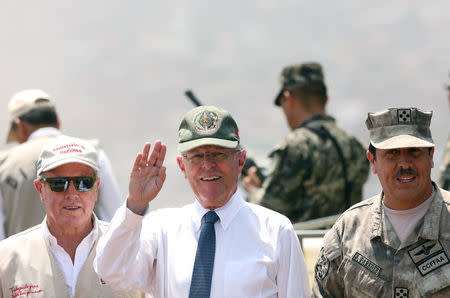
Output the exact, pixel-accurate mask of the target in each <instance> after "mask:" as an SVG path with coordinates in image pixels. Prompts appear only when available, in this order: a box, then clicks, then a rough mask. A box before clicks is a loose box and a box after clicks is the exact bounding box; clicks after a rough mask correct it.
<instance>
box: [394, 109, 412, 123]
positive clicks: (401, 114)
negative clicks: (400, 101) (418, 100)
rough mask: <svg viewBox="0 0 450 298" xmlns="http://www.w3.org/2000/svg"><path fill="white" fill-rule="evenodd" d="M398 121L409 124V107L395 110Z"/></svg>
mask: <svg viewBox="0 0 450 298" xmlns="http://www.w3.org/2000/svg"><path fill="white" fill-rule="evenodd" d="M397 113H398V114H397V116H398V123H399V124H409V123H411V110H410V109H398V111H397Z"/></svg>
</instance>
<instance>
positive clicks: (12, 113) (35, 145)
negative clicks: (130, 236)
mask: <svg viewBox="0 0 450 298" xmlns="http://www.w3.org/2000/svg"><path fill="white" fill-rule="evenodd" d="M8 116H9V121H10V123H11V127H10V130H9V134H8V139H7V143H10V142H14V141H17V142H18V143H20V145H18V146H15V147H13V148H11V149H9V150H6V151H4V152H1V153H0V240H1V239H3V238H4V237H5V236H6V237H8V236H10V235H13V234H15V233H18V232H20V231H23V230H25V229H27V228H29V227H31V226H34V225H37V224H39V223H40V222H41V221H42V219H43V218H44V215H45V210H44V208H43V206H42V204H41V203H40V200H39V194H38V193H37V192H36V189H35V188H34V185H33V180H34V176H35V175H36V162H37V159H38V156H39V153H40V152H41V150H42V147H43V146H44V144H45V143H46V142H47V141H49V140H50V139H52V138H54V137H55V136H59V135H61V131H60V130H59V127H60V120H59V119H58V115H57V113H56V109H55V104H54V101H53V100H52V99H51V98H50V97H49V95H48V94H46V93H45V92H43V91H41V90H24V91H21V92H19V93H17V94H15V95H14V96H13V97H12V98H11V100H10V101H9V104H8ZM93 143H96V144H98V141H93ZM96 147H98V145H96ZM98 158H99V160H98V164H99V167H100V177H101V178H102V187H101V191H100V197H99V201H98V203H97V205H96V213H97V214H98V216H99V218H100V219H103V220H109V219H111V217H112V215H113V214H114V212H115V211H116V209H117V208H118V207H119V206H120V204H121V203H122V198H121V197H120V192H119V187H118V185H117V182H116V179H115V177H114V175H113V172H112V167H111V163H110V161H109V159H108V157H107V156H106V154H105V152H104V151H103V150H101V149H99V150H98ZM2 205H3V206H2Z"/></svg>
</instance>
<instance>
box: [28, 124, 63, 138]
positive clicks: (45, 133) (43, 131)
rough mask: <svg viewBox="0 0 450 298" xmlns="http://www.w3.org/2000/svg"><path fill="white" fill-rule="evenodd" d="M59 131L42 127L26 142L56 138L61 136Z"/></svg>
mask: <svg viewBox="0 0 450 298" xmlns="http://www.w3.org/2000/svg"><path fill="white" fill-rule="evenodd" d="M61 134H62V133H61V131H60V130H59V129H57V128H54V127H42V128H39V129H36V130H35V131H33V132H32V133H31V134H30V136H29V137H28V140H27V141H30V140H32V139H35V138H40V137H56V136H59V135H61Z"/></svg>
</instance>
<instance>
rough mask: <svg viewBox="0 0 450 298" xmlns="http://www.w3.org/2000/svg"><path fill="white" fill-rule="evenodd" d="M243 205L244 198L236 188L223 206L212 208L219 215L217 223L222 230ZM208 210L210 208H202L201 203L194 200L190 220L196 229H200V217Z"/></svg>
mask: <svg viewBox="0 0 450 298" xmlns="http://www.w3.org/2000/svg"><path fill="white" fill-rule="evenodd" d="M243 205H244V200H243V199H242V196H241V193H240V191H239V188H238V189H237V190H236V192H235V193H234V194H233V196H232V197H231V199H230V200H229V201H228V202H227V203H226V204H225V205H224V206H222V207H220V208H217V209H214V211H216V213H217V215H218V216H219V223H220V225H221V226H222V228H223V229H224V230H226V229H227V228H228V227H229V225H230V224H231V221H232V220H233V218H234V217H235V216H236V214H237V213H238V211H239V209H240V208H241V207H242V206H243ZM208 211H210V210H209V209H205V208H203V207H202V205H200V203H199V202H198V201H197V200H195V203H194V214H193V219H192V220H193V222H194V225H195V230H196V231H199V230H200V228H201V225H202V218H203V216H204V215H205V214H206V212H208Z"/></svg>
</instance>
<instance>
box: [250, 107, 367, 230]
mask: <svg viewBox="0 0 450 298" xmlns="http://www.w3.org/2000/svg"><path fill="white" fill-rule="evenodd" d="M319 126H323V127H324V128H325V129H326V130H327V131H328V132H329V133H330V135H332V136H333V137H334V139H335V140H336V141H337V143H338V144H339V146H340V148H341V150H342V153H343V156H344V159H345V163H346V166H347V176H348V182H349V193H350V198H349V199H350V203H349V204H348V203H347V199H348V198H345V179H344V175H343V168H342V162H341V160H340V159H339V154H338V152H337V149H336V146H335V145H334V144H333V142H332V140H330V138H322V137H320V136H319V135H318V134H317V133H315V132H313V131H312V130H311V129H309V128H308V127H319ZM269 157H270V158H271V166H270V168H269V172H268V176H267V177H266V178H265V180H264V183H263V185H262V187H261V188H257V189H254V190H253V191H251V192H250V194H249V201H250V202H253V203H257V204H260V205H263V206H265V207H267V208H270V209H272V210H275V211H278V212H280V213H282V214H284V215H286V216H287V217H288V218H289V219H290V220H291V221H293V222H296V221H304V220H309V219H314V218H318V217H323V216H329V215H334V214H338V213H341V212H344V210H345V209H347V208H348V207H349V206H351V205H353V204H355V203H357V202H359V201H361V199H362V187H363V184H364V183H365V181H366V180H367V176H368V173H369V162H368V160H367V158H366V149H365V148H364V147H363V145H362V144H361V143H360V142H359V141H358V140H357V139H356V138H355V137H353V136H351V135H349V134H348V133H347V132H346V131H345V130H343V129H342V128H340V127H339V126H337V125H336V121H335V120H334V118H332V117H330V116H327V115H317V116H313V117H311V118H309V119H308V120H306V121H305V122H304V123H302V125H301V126H300V127H298V128H297V129H295V130H293V131H292V132H291V133H290V134H289V135H288V136H287V137H286V138H285V139H284V140H283V141H282V142H281V143H280V144H279V145H278V146H277V147H275V148H274V150H273V151H272V152H271V153H270V156H269Z"/></svg>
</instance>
